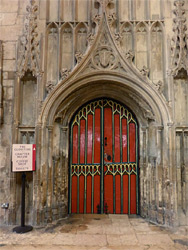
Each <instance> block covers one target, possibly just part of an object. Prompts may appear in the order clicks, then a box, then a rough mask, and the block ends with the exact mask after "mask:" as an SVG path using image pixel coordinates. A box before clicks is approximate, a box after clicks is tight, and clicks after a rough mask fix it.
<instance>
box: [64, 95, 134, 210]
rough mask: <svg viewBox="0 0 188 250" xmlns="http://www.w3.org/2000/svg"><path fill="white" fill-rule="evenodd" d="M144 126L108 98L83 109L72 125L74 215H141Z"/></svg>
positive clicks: (71, 201)
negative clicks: (140, 149)
mask: <svg viewBox="0 0 188 250" xmlns="http://www.w3.org/2000/svg"><path fill="white" fill-rule="evenodd" d="M137 131H138V124H137V121H136V119H135V118H134V116H133V115H132V113H131V112H130V111H129V110H128V109H127V108H126V107H124V106H122V105H121V104H118V103H117V102H114V101H112V100H108V99H102V100H97V101H93V102H91V103H89V104H87V105H86V106H85V107H83V108H81V109H80V110H79V111H78V112H77V114H76V115H75V116H74V119H73V120H72V123H71V134H70V145H71V151H70V171H69V213H117V214H120V213H125V214H127V213H128V214H136V213H138V164H137V162H138V154H137V151H138V141H137V140H138V139H137V138H138V136H137V133H138V132H137Z"/></svg>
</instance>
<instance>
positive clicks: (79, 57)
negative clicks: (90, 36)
mask: <svg viewBox="0 0 188 250" xmlns="http://www.w3.org/2000/svg"><path fill="white" fill-rule="evenodd" d="M83 56H84V55H83V54H82V53H81V52H80V51H77V52H76V53H75V57H76V62H77V64H79V63H80V62H81V60H82V58H83Z"/></svg>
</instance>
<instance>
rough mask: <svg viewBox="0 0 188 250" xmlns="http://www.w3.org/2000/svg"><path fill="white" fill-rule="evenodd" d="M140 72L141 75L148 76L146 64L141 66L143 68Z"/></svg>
mask: <svg viewBox="0 0 188 250" xmlns="http://www.w3.org/2000/svg"><path fill="white" fill-rule="evenodd" d="M140 73H141V74H142V75H143V76H148V75H149V69H148V68H147V67H146V66H143V68H142V69H141V70H140Z"/></svg>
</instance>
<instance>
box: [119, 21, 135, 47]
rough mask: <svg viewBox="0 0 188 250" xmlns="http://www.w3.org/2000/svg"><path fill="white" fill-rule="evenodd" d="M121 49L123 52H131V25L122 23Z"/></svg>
mask: <svg viewBox="0 0 188 250" xmlns="http://www.w3.org/2000/svg"><path fill="white" fill-rule="evenodd" d="M121 35H122V41H121V47H122V50H123V51H124V52H128V51H129V50H131V51H132V50H133V32H132V24H131V23H128V22H127V23H124V24H123V25H122V26H121Z"/></svg>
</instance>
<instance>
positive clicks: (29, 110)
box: [20, 71, 37, 127]
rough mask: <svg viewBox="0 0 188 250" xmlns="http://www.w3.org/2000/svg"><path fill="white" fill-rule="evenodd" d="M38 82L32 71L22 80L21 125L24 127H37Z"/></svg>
mask: <svg viewBox="0 0 188 250" xmlns="http://www.w3.org/2000/svg"><path fill="white" fill-rule="evenodd" d="M36 98H37V80H36V78H35V77H34V76H33V75H32V73H31V72H30V71H27V72H26V73H25V75H24V77H22V79H21V99H20V124H21V125H22V126H31V127H34V126H35V121H36V101H37V99H36Z"/></svg>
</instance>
